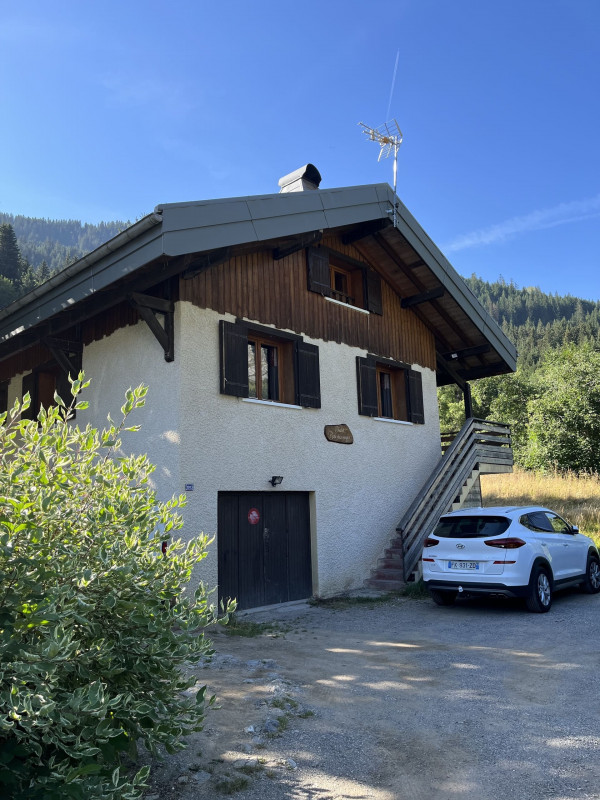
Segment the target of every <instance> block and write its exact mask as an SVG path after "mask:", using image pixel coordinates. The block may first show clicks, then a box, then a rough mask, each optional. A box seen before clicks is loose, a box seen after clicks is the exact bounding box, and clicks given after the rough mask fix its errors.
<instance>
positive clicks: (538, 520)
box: [519, 511, 571, 533]
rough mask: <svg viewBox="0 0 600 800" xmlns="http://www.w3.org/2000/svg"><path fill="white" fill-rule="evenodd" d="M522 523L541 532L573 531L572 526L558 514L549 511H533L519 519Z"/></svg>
mask: <svg viewBox="0 0 600 800" xmlns="http://www.w3.org/2000/svg"><path fill="white" fill-rule="evenodd" d="M519 522H520V523H521V525H524V526H525V527H526V528H529V530H532V531H539V532H540V533H571V527H570V526H569V525H568V523H566V522H565V521H564V519H563V518H562V517H559V516H558V514H552V513H550V512H548V511H533V512H532V513H531V514H525V515H524V516H522V517H521V519H520V520H519Z"/></svg>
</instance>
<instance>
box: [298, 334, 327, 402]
mask: <svg viewBox="0 0 600 800" xmlns="http://www.w3.org/2000/svg"><path fill="white" fill-rule="evenodd" d="M296 364H297V367H296V403H297V405H299V406H304V407H305V408H321V379H320V375H319V348H318V347H317V346H316V345H314V344H309V343H308V342H297V343H296Z"/></svg>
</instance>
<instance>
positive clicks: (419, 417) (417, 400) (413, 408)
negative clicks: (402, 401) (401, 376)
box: [408, 369, 425, 425]
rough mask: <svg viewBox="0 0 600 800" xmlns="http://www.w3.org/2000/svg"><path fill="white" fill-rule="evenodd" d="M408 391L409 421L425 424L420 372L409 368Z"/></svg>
mask: <svg viewBox="0 0 600 800" xmlns="http://www.w3.org/2000/svg"><path fill="white" fill-rule="evenodd" d="M408 392H409V408H410V421H411V422H414V423H416V424H417V425H424V424H425V410H424V407H423V381H422V378H421V373H420V372H416V371H415V370H413V369H411V370H409V371H408Z"/></svg>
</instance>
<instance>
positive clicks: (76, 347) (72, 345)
mask: <svg viewBox="0 0 600 800" xmlns="http://www.w3.org/2000/svg"><path fill="white" fill-rule="evenodd" d="M44 344H45V345H46V347H56V348H58V349H59V350H64V351H65V352H66V353H83V344H82V343H81V342H74V341H72V340H71V339H54V338H53V337H51V336H48V337H46V339H45V340H44Z"/></svg>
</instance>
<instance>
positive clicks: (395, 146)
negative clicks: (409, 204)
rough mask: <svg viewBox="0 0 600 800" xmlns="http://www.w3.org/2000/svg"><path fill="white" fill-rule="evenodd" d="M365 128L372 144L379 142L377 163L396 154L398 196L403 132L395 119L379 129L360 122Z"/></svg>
mask: <svg viewBox="0 0 600 800" xmlns="http://www.w3.org/2000/svg"><path fill="white" fill-rule="evenodd" d="M358 124H359V125H362V127H363V128H364V130H363V133H364V134H365V136H368V137H369V139H370V140H371V141H372V142H377V144H378V145H379V147H380V150H379V157H378V159H377V161H381V159H382V158H387V157H388V156H390V155H392V153H393V154H394V195H396V185H397V182H398V150H399V149H400V145H401V144H402V131H401V130H400V126H399V125H398V123H397V122H396V120H395V119H393V120H390V122H385V123H384V124H383V125H380V126H379V127H378V128H369V126H368V125H365V123H364V122H359V123H358ZM395 227H396V201H395V200H394V228H395Z"/></svg>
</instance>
